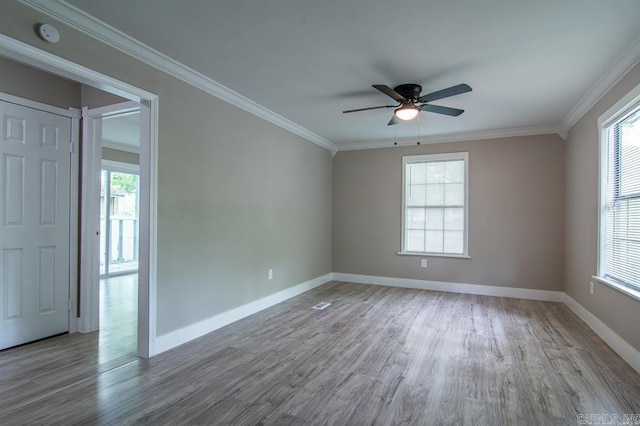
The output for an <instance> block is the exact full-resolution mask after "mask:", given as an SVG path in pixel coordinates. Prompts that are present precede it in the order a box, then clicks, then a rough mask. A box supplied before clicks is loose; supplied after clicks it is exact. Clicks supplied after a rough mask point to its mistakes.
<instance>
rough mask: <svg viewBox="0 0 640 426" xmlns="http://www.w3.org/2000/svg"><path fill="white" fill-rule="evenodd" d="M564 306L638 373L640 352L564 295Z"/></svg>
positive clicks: (639, 371)
mask: <svg viewBox="0 0 640 426" xmlns="http://www.w3.org/2000/svg"><path fill="white" fill-rule="evenodd" d="M563 301H564V304H565V305H567V306H568V307H569V309H571V310H572V311H573V312H575V314H576V315H577V316H578V317H579V318H580V319H581V320H582V321H584V322H585V323H586V324H587V325H588V326H589V328H591V329H592V330H593V331H594V332H595V333H596V334H597V335H598V336H600V338H601V339H602V340H604V341H605V342H606V343H607V345H609V346H610V347H611V349H613V350H614V351H615V352H616V353H617V354H618V355H620V357H622V359H624V360H625V361H626V362H627V363H628V364H629V365H630V366H631V367H632V368H633V369H634V370H636V371H637V372H638V373H640V351H638V350H637V349H636V348H634V347H633V346H631V345H630V344H629V343H628V342H627V341H626V340H624V339H623V338H622V337H620V335H619V334H617V333H616V332H615V331H613V330H612V329H611V328H609V326H607V325H606V324H605V323H604V322H602V321H601V320H600V319H599V318H598V317H596V316H595V315H593V314H592V313H591V312H589V311H588V310H587V309H586V308H585V307H584V306H582V305H581V304H579V303H578V302H576V301H575V300H574V299H573V298H572V297H571V296H569V295H568V294H566V293H564V300H563Z"/></svg>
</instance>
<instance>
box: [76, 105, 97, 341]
mask: <svg viewBox="0 0 640 426" xmlns="http://www.w3.org/2000/svg"><path fill="white" fill-rule="evenodd" d="M82 117H83V120H82V167H81V171H80V172H81V174H82V188H81V191H82V194H81V197H80V199H81V200H82V201H81V208H80V210H81V212H82V220H81V223H80V247H81V248H82V258H81V261H80V315H79V320H78V330H79V331H80V332H81V333H90V332H92V331H96V330H98V329H99V328H100V312H99V306H100V277H99V270H98V268H99V267H98V265H99V264H100V263H99V259H100V236H99V235H100V234H99V233H100V200H99V198H100V197H99V196H98V194H100V168H101V158H102V156H101V147H100V137H95V135H97V134H98V135H99V134H101V133H102V122H101V121H100V120H96V119H95V118H96V117H97V116H96V115H92V114H91V111H90V110H89V109H87V108H86V107H84V108H82Z"/></svg>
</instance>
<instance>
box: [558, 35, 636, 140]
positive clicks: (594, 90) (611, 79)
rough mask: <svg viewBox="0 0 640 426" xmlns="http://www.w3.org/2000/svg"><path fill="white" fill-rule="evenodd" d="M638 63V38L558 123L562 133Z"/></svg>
mask: <svg viewBox="0 0 640 426" xmlns="http://www.w3.org/2000/svg"><path fill="white" fill-rule="evenodd" d="M638 62H640V37H638V38H636V39H635V40H634V41H633V42H632V43H631V44H630V45H629V47H627V48H626V49H625V50H624V52H622V54H621V55H620V56H619V57H618V59H616V60H615V62H613V64H612V65H611V66H610V67H609V68H608V69H607V70H606V71H605V73H604V74H602V75H601V76H600V78H599V79H598V80H596V82H595V84H594V85H593V86H592V87H591V89H589V91H588V92H587V93H586V94H585V95H584V96H583V97H582V99H580V101H578V103H577V104H576V106H574V107H573V109H572V110H571V111H570V112H569V114H567V116H566V117H565V118H564V120H562V123H560V127H561V128H562V131H563V132H565V133H566V132H568V131H569V129H571V127H573V125H574V124H576V123H577V122H578V120H580V119H581V118H582V116H584V115H585V114H586V113H587V112H588V111H589V110H590V109H591V108H592V107H593V106H594V105H595V104H596V102H598V101H599V100H600V99H601V98H602V97H603V96H604V95H605V94H606V93H607V92H609V90H611V88H612V87H613V86H615V85H616V83H618V81H620V79H621V78H622V77H624V76H625V75H626V74H627V73H628V72H629V71H630V70H631V68H633V67H634V66H635V65H636V64H638Z"/></svg>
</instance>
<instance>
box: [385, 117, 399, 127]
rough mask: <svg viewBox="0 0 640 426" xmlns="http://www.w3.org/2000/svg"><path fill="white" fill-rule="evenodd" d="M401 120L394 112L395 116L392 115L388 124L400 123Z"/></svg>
mask: <svg viewBox="0 0 640 426" xmlns="http://www.w3.org/2000/svg"><path fill="white" fill-rule="evenodd" d="M399 122H400V119H399V118H398V116H397V115H395V114H393V117H391V120H389V122H388V123H387V126H393V125H394V124H398V123H399Z"/></svg>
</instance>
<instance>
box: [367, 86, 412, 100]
mask: <svg viewBox="0 0 640 426" xmlns="http://www.w3.org/2000/svg"><path fill="white" fill-rule="evenodd" d="M373 87H374V88H376V89H378V90H379V91H381V92H382V93H384V94H385V95H387V96H389V97H390V98H392V99H395V100H396V101H398V102H407V98H405V97H404V96H402V95H401V94H400V93H398V92H396V91H395V90H393V89H392V88H391V87H389V86H385V85H384V84H374V85H373Z"/></svg>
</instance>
